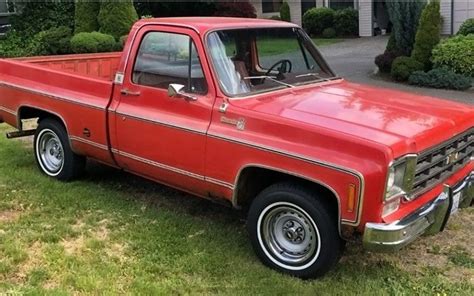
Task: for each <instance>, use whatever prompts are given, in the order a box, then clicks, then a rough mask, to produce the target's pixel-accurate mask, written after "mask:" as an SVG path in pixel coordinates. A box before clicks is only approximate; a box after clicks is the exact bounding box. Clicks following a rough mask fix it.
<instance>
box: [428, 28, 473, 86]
mask: <svg viewBox="0 0 474 296" xmlns="http://www.w3.org/2000/svg"><path fill="white" fill-rule="evenodd" d="M432 61H433V64H434V67H435V68H440V67H442V66H446V67H448V68H449V69H451V70H452V71H454V72H456V73H458V74H464V75H466V76H471V77H474V34H469V35H467V36H464V35H457V36H455V37H452V38H449V39H446V40H444V41H442V42H440V43H439V44H438V45H436V46H435V48H434V49H433V57H432Z"/></svg>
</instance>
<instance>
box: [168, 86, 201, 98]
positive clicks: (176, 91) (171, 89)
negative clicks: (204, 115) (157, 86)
mask: <svg viewBox="0 0 474 296" xmlns="http://www.w3.org/2000/svg"><path fill="white" fill-rule="evenodd" d="M184 89H185V86H184V85H182V84H178V83H171V84H170V85H169V86H168V96H169V97H171V98H174V97H181V98H184V99H185V100H187V101H196V100H197V98H196V97H194V96H192V95H190V94H187V93H185V91H184Z"/></svg>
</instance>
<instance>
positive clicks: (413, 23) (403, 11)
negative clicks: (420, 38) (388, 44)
mask: <svg viewBox="0 0 474 296" xmlns="http://www.w3.org/2000/svg"><path fill="white" fill-rule="evenodd" d="M425 2H426V1H425V0H404V1H399V0H389V1H387V2H386V3H387V8H388V14H389V16H390V21H391V22H392V24H393V29H392V34H393V35H394V38H395V43H396V45H397V49H398V50H399V51H400V52H401V53H402V54H403V55H406V56H409V55H410V54H411V52H412V50H413V44H414V43H415V35H416V31H417V27H418V22H419V19H420V15H421V12H422V10H423V8H424V6H425Z"/></svg>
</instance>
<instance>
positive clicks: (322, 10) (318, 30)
mask: <svg viewBox="0 0 474 296" xmlns="http://www.w3.org/2000/svg"><path fill="white" fill-rule="evenodd" d="M333 26H334V10H332V9H331V8H328V7H318V8H312V9H310V10H308V11H306V12H305V13H304V15H303V27H304V28H305V29H306V31H307V32H308V33H309V34H312V35H321V34H322V33H323V30H324V29H326V28H331V27H333Z"/></svg>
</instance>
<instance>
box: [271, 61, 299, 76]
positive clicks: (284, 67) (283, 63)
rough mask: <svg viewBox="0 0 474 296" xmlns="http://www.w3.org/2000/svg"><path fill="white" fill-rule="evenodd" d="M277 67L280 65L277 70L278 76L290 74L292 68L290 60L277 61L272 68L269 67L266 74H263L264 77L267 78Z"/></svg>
mask: <svg viewBox="0 0 474 296" xmlns="http://www.w3.org/2000/svg"><path fill="white" fill-rule="evenodd" d="M278 65H281V66H280V68H278V74H283V73H291V70H292V68H293V64H291V61H290V60H287V59H283V60H279V61H278V62H276V63H275V64H273V66H271V67H270V69H268V70H267V73H265V76H269V75H270V74H271V73H272V71H273V70H274V69H275V68H276V66H278ZM287 67H288V69H287Z"/></svg>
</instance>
